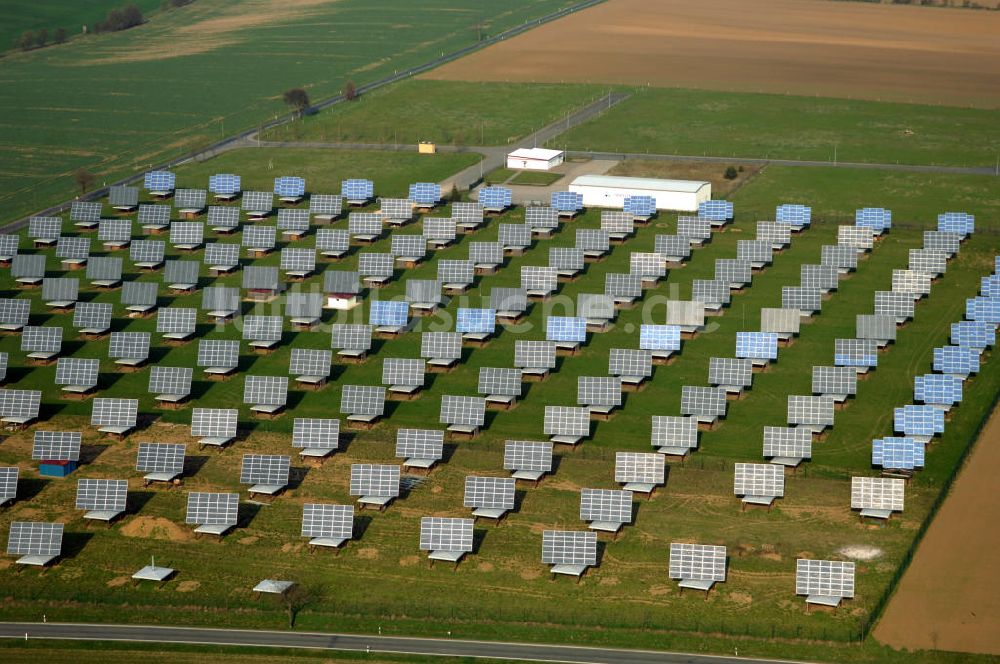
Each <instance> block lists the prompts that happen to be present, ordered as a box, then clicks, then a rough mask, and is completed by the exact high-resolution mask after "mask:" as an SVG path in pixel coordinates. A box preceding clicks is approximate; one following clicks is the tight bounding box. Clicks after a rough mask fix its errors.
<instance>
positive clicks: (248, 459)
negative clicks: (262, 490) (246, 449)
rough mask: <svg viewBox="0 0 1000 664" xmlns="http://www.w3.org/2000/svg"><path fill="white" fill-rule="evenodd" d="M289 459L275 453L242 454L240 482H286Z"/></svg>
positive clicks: (289, 464) (289, 465) (282, 483)
mask: <svg viewBox="0 0 1000 664" xmlns="http://www.w3.org/2000/svg"><path fill="white" fill-rule="evenodd" d="M290 467H291V459H289V458H288V457H286V456H279V455H276V454H244V455H243V463H242V465H241V466H240V484H278V485H282V486H283V485H285V484H288V472H289V469H290Z"/></svg>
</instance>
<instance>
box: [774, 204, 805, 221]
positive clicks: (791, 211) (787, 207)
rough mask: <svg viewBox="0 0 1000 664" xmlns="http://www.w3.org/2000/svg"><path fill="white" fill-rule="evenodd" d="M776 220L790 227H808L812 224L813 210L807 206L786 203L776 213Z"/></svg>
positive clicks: (776, 209)
mask: <svg viewBox="0 0 1000 664" xmlns="http://www.w3.org/2000/svg"><path fill="white" fill-rule="evenodd" d="M774 220H775V221H776V222H777V223H779V224H788V225H790V226H808V225H809V224H810V223H811V222H812V208H811V207H809V206H807V205H794V204H791V203H785V204H784V205H779V206H778V207H777V208H775V211H774Z"/></svg>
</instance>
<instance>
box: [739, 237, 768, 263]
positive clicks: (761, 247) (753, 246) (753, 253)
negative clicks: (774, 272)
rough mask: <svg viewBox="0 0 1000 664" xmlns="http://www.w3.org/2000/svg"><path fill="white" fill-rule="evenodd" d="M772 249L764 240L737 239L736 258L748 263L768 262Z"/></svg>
mask: <svg viewBox="0 0 1000 664" xmlns="http://www.w3.org/2000/svg"><path fill="white" fill-rule="evenodd" d="M773 252H774V249H773V248H772V247H771V243H770V242H768V241H766V240H737V241H736V258H737V260H741V261H748V262H750V263H770V262H771V260H772V259H773Z"/></svg>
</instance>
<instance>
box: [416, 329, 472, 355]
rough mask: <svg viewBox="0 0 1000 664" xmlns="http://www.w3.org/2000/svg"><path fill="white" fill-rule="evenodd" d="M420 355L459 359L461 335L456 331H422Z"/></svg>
mask: <svg viewBox="0 0 1000 664" xmlns="http://www.w3.org/2000/svg"><path fill="white" fill-rule="evenodd" d="M420 356H421V357H424V358H428V359H441V360H452V359H454V360H457V359H460V358H461V357H462V335H461V334H459V333H458V332H424V333H423V334H422V335H421V336H420Z"/></svg>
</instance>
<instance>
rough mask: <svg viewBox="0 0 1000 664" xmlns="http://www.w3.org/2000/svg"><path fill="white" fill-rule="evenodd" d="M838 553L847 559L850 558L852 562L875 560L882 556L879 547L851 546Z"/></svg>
mask: <svg viewBox="0 0 1000 664" xmlns="http://www.w3.org/2000/svg"><path fill="white" fill-rule="evenodd" d="M837 553H839V554H840V555H842V556H844V557H845V558H850V559H851V560H875V559H876V558H878V557H879V556H881V555H882V549H880V548H878V547H877V546H865V545H864V544H852V545H850V546H845V547H844V548H842V549H841V550H840V551H838V552H837Z"/></svg>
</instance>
